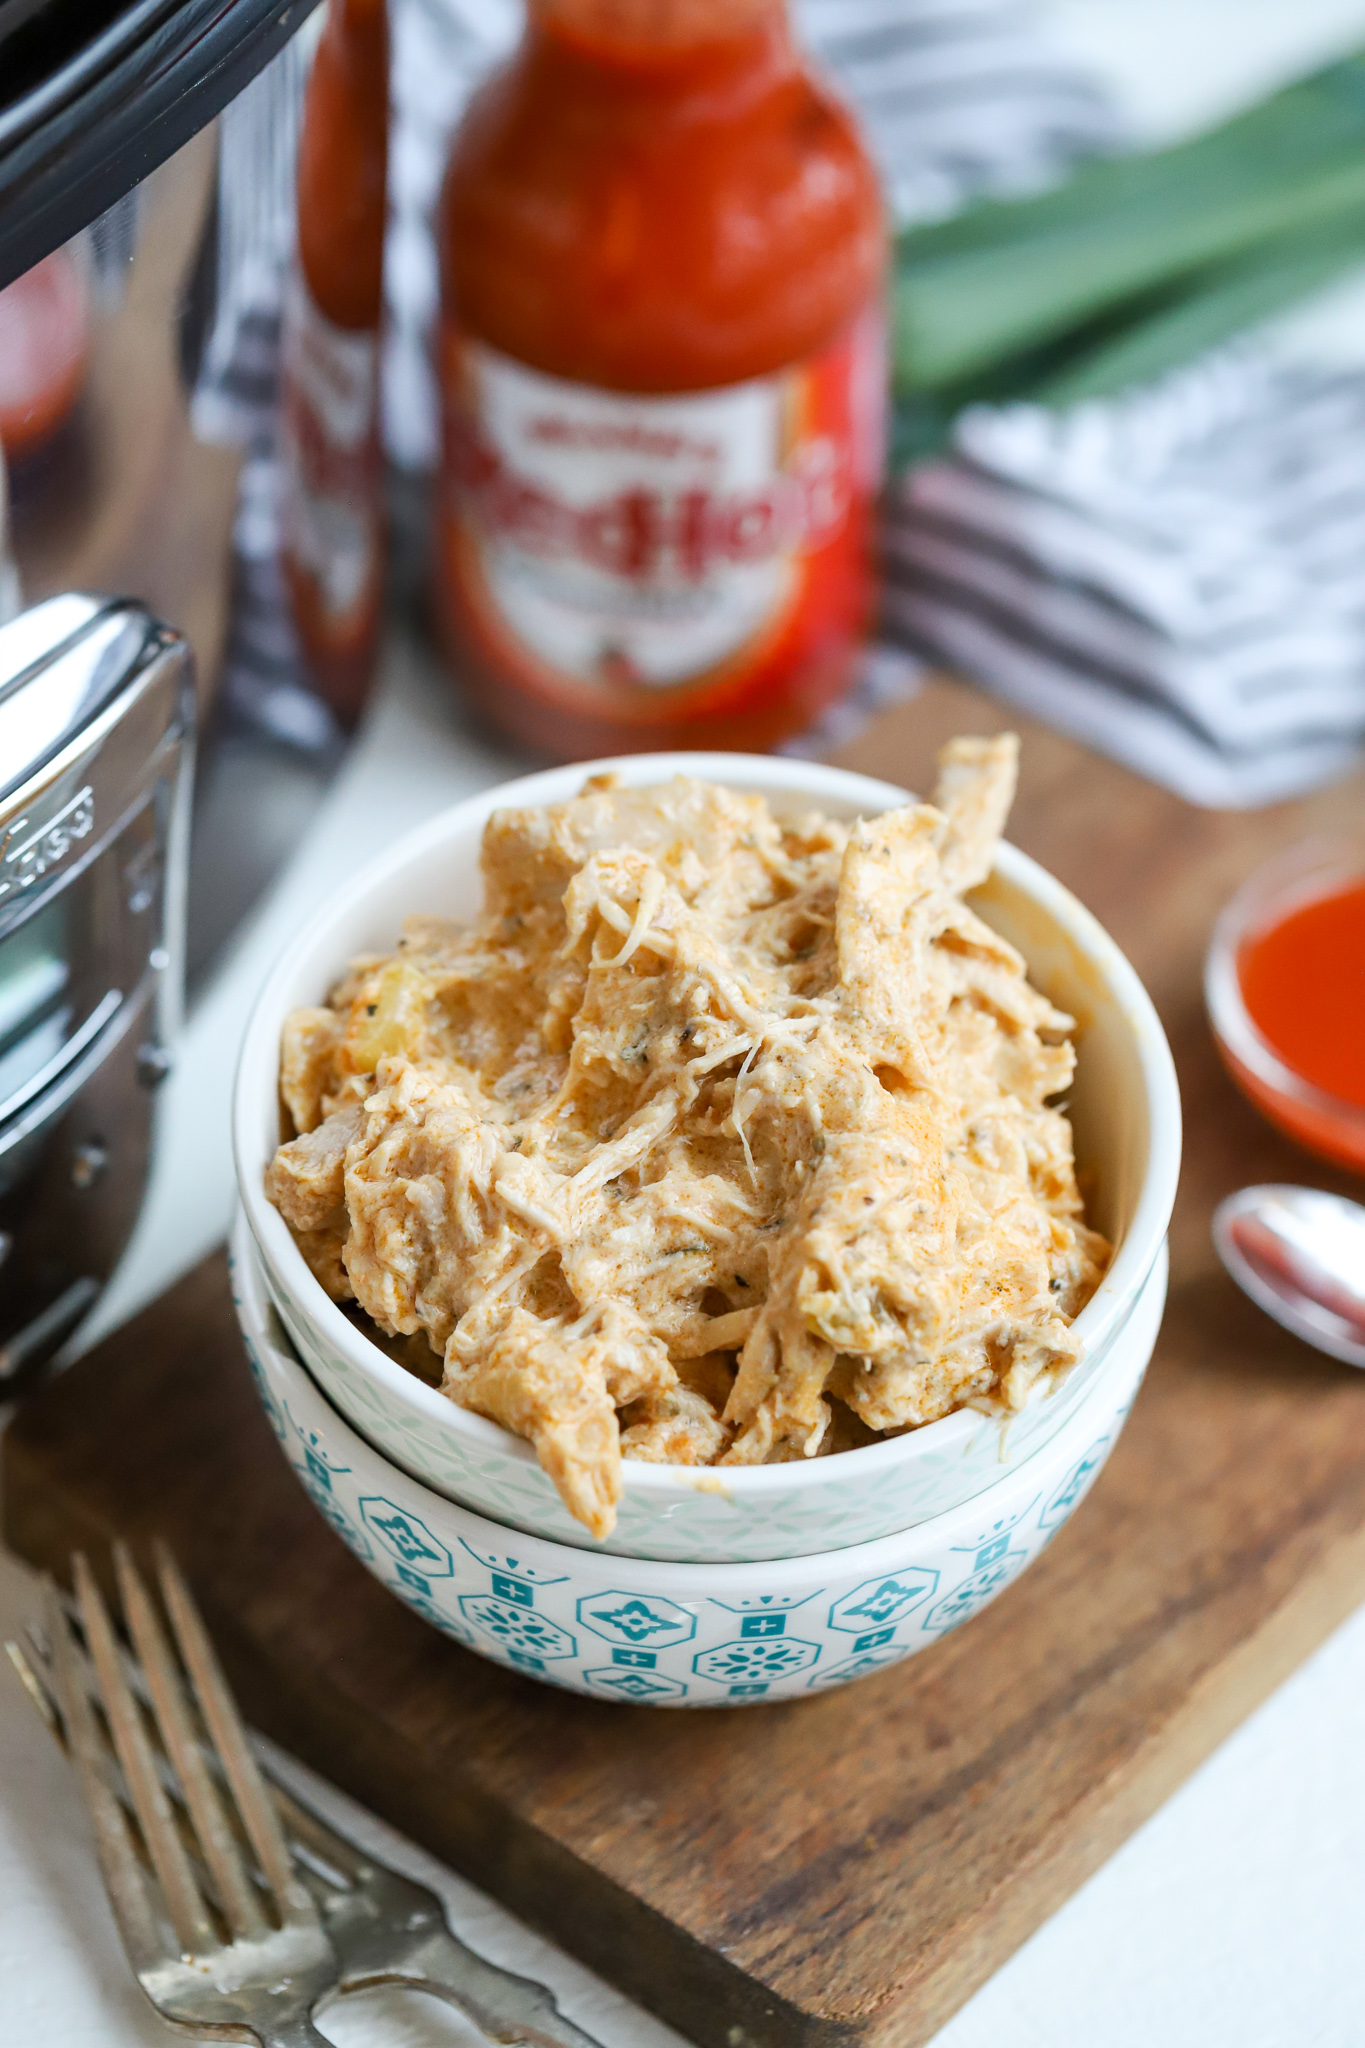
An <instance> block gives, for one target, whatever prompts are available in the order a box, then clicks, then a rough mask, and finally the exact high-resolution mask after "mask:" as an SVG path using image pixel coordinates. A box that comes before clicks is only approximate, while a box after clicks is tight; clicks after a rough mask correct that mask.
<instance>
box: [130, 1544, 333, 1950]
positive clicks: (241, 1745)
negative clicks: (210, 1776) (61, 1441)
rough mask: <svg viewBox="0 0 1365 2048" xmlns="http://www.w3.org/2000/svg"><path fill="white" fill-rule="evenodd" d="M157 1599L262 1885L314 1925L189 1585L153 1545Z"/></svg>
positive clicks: (313, 1911) (294, 1915) (284, 1910)
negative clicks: (158, 1588) (256, 1860)
mask: <svg viewBox="0 0 1365 2048" xmlns="http://www.w3.org/2000/svg"><path fill="white" fill-rule="evenodd" d="M156 1561H157V1570H158V1575H159V1577H160V1580H161V1593H162V1598H163V1599H164V1600H165V1602H166V1611H167V1613H168V1614H169V1615H170V1618H171V1626H172V1628H173V1629H174V1631H175V1636H176V1641H177V1643H178V1644H179V1647H180V1655H181V1657H182V1658H183V1660H184V1664H185V1669H186V1670H187V1671H188V1672H189V1674H190V1679H191V1681H192V1683H193V1686H194V1691H195V1697H196V1699H197V1700H198V1703H199V1710H200V1713H201V1714H202V1715H203V1718H204V1722H205V1725H206V1727H207V1728H208V1731H209V1735H210V1737H211V1739H212V1742H213V1745H214V1748H215V1749H216V1750H217V1752H218V1757H219V1761H220V1762H221V1764H222V1766H223V1774H224V1776H225V1777H226V1778H227V1781H228V1784H229V1786H230V1787H231V1788H232V1796H233V1798H234V1799H235V1800H236V1802H237V1811H238V1813H239V1814H240V1815H241V1818H242V1825H243V1827H245V1829H246V1831H247V1835H248V1836H249V1838H250V1841H251V1846H252V1848H253V1849H254V1850H255V1851H256V1855H257V1857H258V1858H259V1860H260V1865H261V1869H262V1871H263V1872H264V1873H265V1879H266V1883H267V1884H268V1885H269V1886H270V1889H271V1891H272V1892H273V1893H274V1894H275V1899H276V1903H277V1904H278V1906H279V1910H280V1916H281V1918H282V1919H284V1920H287V1921H293V1922H297V1923H304V1924H307V1925H310V1926H311V1925H314V1924H316V1921H317V1908H316V1907H315V1906H314V1904H313V1901H312V1899H311V1897H310V1896H309V1894H308V1892H307V1891H306V1890H305V1888H304V1886H303V1885H302V1883H301V1882H300V1881H299V1879H298V1878H297V1877H296V1876H295V1875H294V1869H293V1865H292V1864H291V1863H290V1860H289V1850H288V1848H287V1846H286V1844H285V1839H284V1832H283V1830H282V1828H281V1827H280V1821H279V1815H278V1813H277V1812H276V1809H275V1804H274V1801H273V1800H272V1799H271V1797H270V1794H269V1793H268V1792H267V1790H266V1788H265V1784H264V1782H263V1780H262V1778H261V1774H260V1770H259V1768H258V1767H257V1763H256V1759H255V1757H254V1756H253V1755H252V1754H251V1751H250V1749H249V1748H248V1746H247V1739H246V1730H245V1728H243V1726H242V1722H241V1718H240V1716H239V1714H238V1712H237V1704H236V1702H235V1700H234V1699H233V1697H232V1694H231V1693H230V1692H229V1690H228V1684H227V1680H226V1679H225V1678H224V1676H223V1674H222V1671H221V1669H220V1667H219V1664H218V1659H217V1656H216V1655H215V1653H214V1649H213V1645H212V1643H211V1642H210V1641H209V1635H208V1630H207V1629H206V1628H205V1627H204V1624H203V1622H202V1620H201V1619H200V1616H199V1610H198V1608H197V1607H196V1606H195V1604H194V1601H193V1598H192V1597H191V1594H190V1590H189V1587H188V1586H187V1585H186V1584H185V1581H184V1579H183V1578H182V1577H181V1575H180V1568H179V1566H178V1565H177V1564H176V1561H175V1559H174V1557H173V1556H172V1555H171V1552H170V1550H169V1549H168V1548H167V1546H166V1545H165V1544H164V1543H161V1542H158V1543H157V1545H156Z"/></svg>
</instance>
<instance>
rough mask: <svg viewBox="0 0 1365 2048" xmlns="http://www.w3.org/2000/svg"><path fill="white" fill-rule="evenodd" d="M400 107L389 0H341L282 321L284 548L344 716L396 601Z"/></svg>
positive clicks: (364, 683) (306, 112) (310, 646)
mask: <svg viewBox="0 0 1365 2048" xmlns="http://www.w3.org/2000/svg"><path fill="white" fill-rule="evenodd" d="M388 119H389V37H388V20H387V16H386V13H385V4H384V0H329V6H328V10H327V16H326V20H325V22H324V25H323V30H322V35H321V38H320V40H319V43H318V48H317V54H316V57H315V59H314V62H313V68H312V71H311V73H310V75H309V80H308V88H307V92H306V95H305V99H304V107H303V124H302V132H301V135H300V140H299V170H298V257H297V262H296V264H295V265H294V268H293V271H292V273H291V276H290V279H289V284H288V287H287V290H286V296H285V307H284V320H283V330H282V336H281V359H280V420H281V458H282V459H281V472H282V478H283V483H282V504H281V554H282V560H283V564H284V572H285V579H286V583H287V585H288V589H289V595H290V600H291V603H292V607H293V612H294V621H295V625H296V628H297V631H298V636H299V641H300V643H301V650H302V655H303V660H304V663H305V665H306V667H307V669H308V671H309V675H310V678H311V681H312V682H313V684H314V686H315V688H316V689H317V691H318V693H319V695H320V696H321V697H323V698H324V700H325V701H326V702H327V703H328V704H329V705H330V707H331V709H332V710H333V711H334V712H335V714H336V715H337V717H338V719H339V720H340V721H341V723H342V724H343V725H351V724H353V723H354V722H355V719H356V718H357V717H358V715H359V712H360V709H361V706H362V705H363V703H364V699H365V695H366V692H367V690H368V687H369V684H370V680H371V677H372V675H373V671H374V663H375V656H376V652H377V648H378V640H379V626H380V617H381V610H382V602H383V584H384V554H385V523H384V505H383V488H384V472H383V451H382V446H381V442H380V416H379V344H380V325H381V314H382V306H383V270H384V220H385V198H386V187H387V171H388Z"/></svg>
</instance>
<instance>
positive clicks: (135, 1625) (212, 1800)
mask: <svg viewBox="0 0 1365 2048" xmlns="http://www.w3.org/2000/svg"><path fill="white" fill-rule="evenodd" d="M114 1569H115V1571H116V1572H117V1573H118V1582H119V1591H120V1593H121V1595H122V1597H123V1615H124V1619H125V1621H126V1622H127V1624H128V1632H129V1635H130V1636H131V1637H132V1642H133V1647H134V1649H135V1650H136V1652H137V1655H138V1656H139V1657H140V1658H141V1660H142V1672H143V1676H144V1677H145V1679H146V1681H147V1690H148V1692H149V1693H150V1694H151V1699H152V1705H153V1708H154V1710H155V1713H156V1721H157V1727H158V1729H159V1730H160V1733H161V1739H162V1742H163V1743H164V1744H165V1748H166V1754H167V1756H168V1757H169V1758H170V1760H171V1763H172V1764H173V1766H174V1768H175V1773H176V1776H177V1777H178V1778H179V1780H180V1789H181V1791H182V1792H183V1793H184V1797H185V1805H186V1807H187V1808H188V1810H189V1816H190V1820H191V1822H192V1824H193V1828H194V1833H195V1835H196V1836H197V1838H198V1843H199V1847H200V1848H201V1850H202V1851H203V1856H204V1861H205V1862H206V1863H207V1864H208V1867H209V1872H210V1874H211V1876H212V1878H213V1882H214V1886H215V1888H216V1890H217V1894H218V1903H219V1905H220V1906H221V1907H222V1909H223V1914H224V1917H225V1918H226V1920H227V1922H228V1925H229V1927H230V1928H231V1930H232V1932H233V1934H234V1935H238V1934H242V1935H247V1936H250V1937H251V1938H253V1939H257V1938H259V1937H260V1936H261V1935H263V1934H265V1933H266V1931H267V1922H266V1918H265V1915H264V1914H263V1913H262V1911H261V1908H260V1904H259V1902H258V1900H257V1898H256V1895H255V1893H254V1891H253V1890H252V1888H251V1883H250V1880H249V1879H248V1877H247V1873H246V1865H245V1863H244V1862H243V1860H242V1853H241V1850H240V1848H239V1846H238V1842H237V1837H236V1835H235V1834H234V1833H233V1830H232V1825H231V1822H230V1821H229V1820H228V1817H227V1814H226V1813H225V1812H224V1810H223V1802H222V1798H221V1796H220V1794H219V1791H218V1788H217V1786H216V1785H215V1784H214V1782H213V1780H212V1778H211V1777H210V1776H209V1772H208V1767H207V1765H206V1764H205V1762H204V1753H203V1751H202V1750H201V1749H200V1747H199V1743H198V1740H197V1739H196V1736H195V1730H194V1726H193V1724H192V1722H191V1720H190V1710H189V1702H188V1701H187V1700H186V1698H185V1692H184V1687H183V1685H182V1684H181V1680H180V1675H179V1673H178V1671H177V1670H176V1667H175V1661H174V1659H173V1657H172V1655H171V1649H170V1645H169V1643H168V1642H167V1641H166V1635H165V1631H164V1630H163V1628H162V1626H161V1622H160V1620H159V1619H158V1617H157V1613H156V1609H155V1608H154V1607H153V1605H152V1602H151V1598H150V1596H149V1594H148V1592H147V1588H146V1586H145V1585H144V1583H143V1580H142V1577H141V1574H140V1573H139V1572H138V1569H137V1566H136V1565H135V1564H134V1563H133V1560H132V1557H131V1555H130V1553H129V1551H128V1548H127V1545H126V1544H123V1543H116V1544H115V1545H114Z"/></svg>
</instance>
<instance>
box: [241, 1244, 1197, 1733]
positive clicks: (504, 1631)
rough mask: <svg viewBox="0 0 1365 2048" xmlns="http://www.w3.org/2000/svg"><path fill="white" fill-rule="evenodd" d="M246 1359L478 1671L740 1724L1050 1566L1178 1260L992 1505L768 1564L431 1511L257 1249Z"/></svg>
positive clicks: (989, 1496) (445, 1506)
mask: <svg viewBox="0 0 1365 2048" xmlns="http://www.w3.org/2000/svg"><path fill="white" fill-rule="evenodd" d="M233 1294H234V1298H235V1300H236V1303H237V1314H238V1317H239V1320H240V1322H241V1326H242V1332H243V1335H244V1336H245V1338H246V1346H247V1353H248V1355H249V1357H250V1359H251V1365H252V1369H253V1372H254V1374H255V1378H256V1385H257V1389H258V1391H259V1393H260V1396H261V1400H262V1401H263V1402H264V1404H265V1408H266V1412H267V1414H268V1415H269V1417H270V1421H271V1425H272V1427H273V1428H274V1431H275V1435H276V1436H277V1438H278V1439H279V1442H280V1446H281V1448H282V1449H283V1451H284V1453H285V1456H286V1457H287V1458H288V1460H289V1463H290V1465H291V1466H292V1467H293V1470H294V1473H295V1476H296V1477H297V1478H298V1480H299V1481H300V1483H301V1484H302V1485H303V1486H305V1487H306V1488H307V1490H308V1492H309V1494H310V1495H311V1496H312V1499H313V1501H314V1503H315V1504H316V1506H317V1507H318V1509H319V1510H320V1512H321V1513H322V1514H323V1515H324V1516H325V1517H326V1519H327V1521H328V1522H330V1524H331V1526H332V1527H333V1529H335V1530H336V1532H337V1534H338V1535H339V1536H341V1537H342V1538H343V1540H344V1541H345V1542H346V1543H348V1544H349V1545H350V1547H351V1549H352V1550H353V1551H354V1552H355V1554H356V1556H357V1557H359V1558H360V1559H361V1561H362V1562H363V1563H364V1564H365V1565H366V1566H367V1567H368V1568H369V1570H370V1571H371V1572H373V1574H374V1576H375V1577H376V1578H377V1579H378V1580H379V1581H380V1582H381V1583H382V1584H383V1585H385V1586H387V1587H388V1589H389V1591H390V1592H391V1593H396V1594H397V1596H398V1598H399V1599H400V1600H404V1601H406V1602H407V1604H408V1606H409V1607H411V1608H413V1609H414V1610H415V1611H416V1612H417V1613H418V1614H420V1615H421V1616H422V1617H423V1619H424V1620H425V1621H428V1622H430V1623H431V1624H432V1626H433V1627H434V1628H438V1629H440V1630H442V1631H443V1632H444V1633H445V1634H446V1635H449V1636H454V1637H455V1638H456V1639H457V1641H459V1642H461V1643H464V1644H465V1645H466V1646H467V1647H468V1648H469V1649H471V1650H476V1651H477V1652H478V1653H479V1655H480V1656H481V1657H489V1658H491V1659H492V1660H493V1662H494V1663H496V1664H505V1665H508V1666H511V1667H513V1668H514V1669H516V1670H518V1671H523V1672H526V1673H528V1674H529V1675H530V1676H531V1677H533V1678H538V1679H541V1680H543V1681H544V1682H545V1683H546V1684H547V1685H561V1686H565V1687H567V1688H568V1689H569V1690H570V1691H571V1692H581V1693H587V1694H588V1695H589V1696H590V1697H592V1698H594V1699H605V1700H623V1701H634V1702H637V1703H639V1704H643V1705H649V1706H658V1707H729V1706H735V1705H740V1704H745V1703H748V1702H753V1701H760V1700H763V1701H767V1700H784V1699H799V1698H800V1697H801V1695H802V1694H803V1693H806V1692H810V1691H813V1690H821V1689H823V1688H824V1687H826V1686H831V1685H846V1684H847V1683H848V1681H849V1680H850V1679H854V1678H861V1677H863V1676H865V1675H866V1674H867V1673H868V1672H871V1671H878V1670H880V1669H882V1668H883V1666H885V1665H888V1664H895V1663H899V1662H900V1660H901V1659H902V1658H903V1657H912V1656H913V1655H914V1653H915V1652H916V1650H922V1649H924V1648H925V1646H926V1645H927V1644H929V1643H932V1642H935V1641H936V1640H937V1639H938V1637H940V1636H943V1635H946V1634H947V1633H948V1631H949V1630H950V1629H953V1628H956V1627H957V1626H958V1624H959V1623H960V1622H963V1621H966V1620H967V1618H968V1617H969V1616H970V1615H972V1614H975V1613H976V1611H977V1610H978V1608H981V1607H984V1606H985V1605H986V1603H987V1601H989V1600H993V1599H994V1598H995V1595H996V1594H997V1593H998V1592H1000V1590H1001V1588H1002V1587H1004V1586H1006V1585H1008V1584H1009V1582H1010V1580H1011V1579H1014V1578H1016V1577H1017V1576H1018V1574H1019V1573H1020V1572H1021V1571H1022V1570H1023V1568H1024V1566H1025V1565H1027V1564H1030V1563H1031V1562H1032V1560H1033V1559H1034V1558H1035V1557H1037V1556H1038V1554H1039V1552H1040V1551H1042V1550H1043V1549H1044V1548H1045V1547H1046V1545H1047V1544H1048V1543H1049V1542H1050V1541H1051V1539H1052V1537H1053V1536H1055V1535H1056V1533H1057V1531H1058V1529H1060V1528H1061V1526H1062V1524H1063V1522H1065V1521H1066V1520H1067V1518H1068V1516H1069V1515H1070V1514H1071V1513H1072V1511H1073V1509H1074V1508H1075V1507H1076V1505H1077V1503H1078V1502H1079V1501H1080V1500H1082V1499H1083V1498H1084V1496H1085V1494H1086V1493H1087V1492H1088V1491H1089V1489H1090V1487H1091V1485H1092V1484H1093V1482H1094V1479H1095V1477H1096V1475H1097V1473H1098V1472H1099V1470H1100V1468H1101V1466H1102V1465H1103V1464H1104V1461H1105V1459H1106V1458H1107V1457H1108V1456H1109V1453H1110V1451H1111V1450H1112V1449H1113V1447H1114V1443H1115V1440H1116V1439H1117V1437H1118V1434H1119V1431H1120V1429H1121V1428H1122V1426H1123V1421H1124V1418H1125V1416H1126V1415H1127V1413H1128V1410H1129V1408H1130V1407H1131V1405H1132V1402H1133V1398H1134V1396H1135V1394H1136V1393H1137V1390H1138V1387H1139V1385H1140V1383H1141V1380H1142V1375H1143V1371H1144V1369H1145V1366H1146V1362H1147V1359H1148V1357H1149V1355H1150V1353H1151V1350H1152V1346H1153V1344H1154V1343H1155V1341H1156V1333H1157V1329H1158V1326H1159V1324H1160V1322H1161V1311H1162V1308H1163V1306H1164V1303H1165V1296H1166V1261H1165V1256H1164V1254H1162V1255H1159V1256H1158V1259H1157V1261H1156V1264H1155V1266H1154V1267H1153V1270H1152V1272H1151V1274H1150V1275H1149V1277H1148V1279H1147V1282H1146V1284H1145V1286H1144V1287H1143V1288H1142V1289H1141V1291H1140V1294H1139V1298H1138V1303H1137V1306H1136V1308H1135V1310H1134V1312H1133V1317H1132V1322H1131V1324H1130V1326H1129V1327H1130V1328H1131V1330H1132V1332H1133V1342H1132V1343H1131V1344H1130V1345H1129V1346H1128V1347H1127V1348H1126V1349H1125V1352H1124V1355H1123V1362H1122V1364H1121V1365H1120V1366H1118V1367H1116V1368H1115V1369H1114V1370H1112V1371H1109V1372H1105V1373H1104V1374H1102V1375H1101V1376H1100V1377H1099V1378H1098V1379H1097V1380H1096V1381H1095V1383H1094V1384H1093V1385H1092V1386H1091V1388H1090V1389H1089V1391H1088V1392H1087V1393H1086V1395H1085V1396H1084V1398H1083V1399H1082V1400H1080V1401H1079V1402H1077V1403H1076V1404H1075V1406H1074V1407H1073V1409H1072V1412H1071V1415H1070V1417H1069V1419H1068V1420H1067V1422H1066V1423H1065V1425H1064V1426H1063V1427H1062V1428H1061V1429H1060V1430H1058V1431H1057V1433H1056V1434H1055V1435H1054V1436H1053V1437H1052V1439H1051V1440H1050V1442H1048V1443H1047V1444H1045V1445H1044V1446H1043V1448H1042V1449H1041V1450H1038V1451H1035V1452H1034V1454H1033V1456H1032V1457H1031V1458H1026V1459H1024V1460H1023V1461H1022V1462H1018V1463H1015V1464H1012V1465H1010V1466H1009V1467H1008V1468H1007V1469H1006V1470H1005V1471H1004V1472H1003V1473H1002V1474H1000V1475H999V1476H997V1478H996V1480H995V1483H994V1485H992V1486H991V1487H990V1488H989V1490H988V1491H987V1492H986V1493H984V1494H982V1495H981V1496H980V1497H979V1498H978V1499H976V1500H973V1501H968V1502H967V1503H966V1504H965V1505H964V1506H962V1507H957V1508H954V1509H953V1510H952V1511H951V1513H949V1514H945V1515H936V1516H935V1517H934V1518H933V1520H932V1521H928V1522H921V1523H920V1524H919V1526H918V1527H917V1528H914V1529H906V1530H903V1531H902V1532H901V1533H900V1534H899V1535H895V1536H883V1537H881V1538H879V1539H878V1541H877V1542H875V1543H859V1544H855V1545H853V1546H852V1547H851V1548H849V1549H843V1550H827V1551H824V1552H818V1553H815V1554H813V1555H810V1556H805V1557H794V1558H785V1559H781V1560H777V1561H774V1562H769V1563H763V1564H662V1563H658V1562H656V1561H654V1560H651V1559H645V1558H632V1557H618V1556H613V1555H612V1554H611V1553H610V1552H607V1551H604V1550H600V1549H592V1550H589V1549H584V1548H582V1547H581V1546H580V1545H577V1544H566V1543H548V1542H546V1541H545V1539H544V1538H543V1537H540V1536H528V1535H523V1534H519V1533H518V1532H516V1531H514V1530H511V1529H506V1528H503V1527H501V1526H500V1525H499V1524H498V1523H496V1522H490V1521H487V1520H485V1518H484V1517H483V1516H482V1515H476V1514H474V1513H473V1512H472V1511H471V1510H470V1509H468V1508H462V1507H458V1506H457V1505H456V1504H455V1503H454V1502H453V1501H450V1500H447V1499H446V1498H445V1497H444V1495H442V1494H439V1493H433V1492H432V1491H431V1489H430V1488H429V1487H425V1486H423V1485H421V1484H420V1483H419V1482H418V1481H417V1480H416V1479H413V1478H412V1477H411V1476H410V1475H409V1474H408V1473H406V1472H404V1471H401V1470H400V1469H399V1467H398V1466H396V1465H393V1464H391V1463H390V1462H389V1461H388V1460H387V1459H385V1458H382V1457H381V1456H380V1455H379V1453H378V1452H377V1451H375V1450H373V1449H372V1448H371V1446H370V1445H369V1444H367V1443H366V1442H365V1441H364V1439H363V1438H362V1437H360V1436H358V1435H357V1434H356V1432H355V1431H354V1430H353V1429H350V1428H349V1427H348V1426H347V1424H346V1423H345V1422H343V1420H342V1419H341V1417H340V1416H339V1415H338V1413H337V1411H336V1410H335V1408H333V1407H332V1405H331V1403H330V1402H329V1401H327V1400H326V1399H325V1397H324V1396H323V1395H322V1393H321V1392H320V1391H319V1389H318V1388H317V1387H316V1386H315V1385H314V1384H313V1382H312V1380H311V1379H310V1378H309V1376H308V1374H307V1373H306V1372H305V1371H304V1369H303V1367H302V1365H300V1363H299V1361H298V1359H297V1358H296V1357H295V1356H294V1353H293V1351H292V1350H291V1348H290V1346H289V1341H288V1338H287V1336H286V1334H285V1332H284V1329H283V1326H282V1325H281V1323H280V1322H279V1319H278V1317H276V1316H275V1315H274V1314H273V1311H272V1306H271V1303H270V1300H269V1297H268V1295H267V1293H266V1290H265V1287H264V1284H263V1276H262V1274H261V1270H260V1262H259V1258H258V1255H257V1253H256V1251H255V1248H254V1245H253V1244H252V1241H251V1237H250V1234H249V1233H248V1232H247V1230H246V1229H245V1228H244V1227H243V1226H242V1224H241V1222H240V1220H239V1223H238V1227H237V1231H236V1234H235V1237H234V1243H233Z"/></svg>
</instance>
